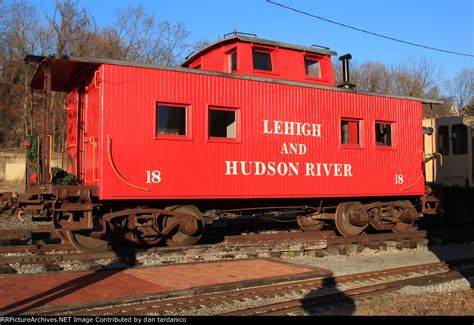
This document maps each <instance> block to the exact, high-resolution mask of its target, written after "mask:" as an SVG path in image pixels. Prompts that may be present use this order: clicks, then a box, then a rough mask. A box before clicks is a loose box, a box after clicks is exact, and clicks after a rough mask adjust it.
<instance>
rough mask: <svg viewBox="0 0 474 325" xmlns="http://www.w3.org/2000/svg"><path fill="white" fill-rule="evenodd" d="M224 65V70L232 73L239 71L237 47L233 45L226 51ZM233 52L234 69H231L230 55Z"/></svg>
mask: <svg viewBox="0 0 474 325" xmlns="http://www.w3.org/2000/svg"><path fill="white" fill-rule="evenodd" d="M225 53H226V67H225V72H227V73H234V72H236V71H239V53H238V51H237V47H233V48H231V49H230V50H228V51H226V52H225ZM234 54H235V69H233V70H232V55H234Z"/></svg>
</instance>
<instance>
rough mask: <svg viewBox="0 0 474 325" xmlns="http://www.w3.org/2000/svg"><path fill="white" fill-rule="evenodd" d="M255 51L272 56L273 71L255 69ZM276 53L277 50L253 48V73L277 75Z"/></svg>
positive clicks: (260, 47) (262, 47)
mask: <svg viewBox="0 0 474 325" xmlns="http://www.w3.org/2000/svg"><path fill="white" fill-rule="evenodd" d="M254 51H255V52H260V53H267V54H268V55H270V64H271V70H262V69H256V68H255V64H254V57H253V53H254ZM274 53H276V49H274V48H271V47H264V46H252V52H251V58H252V70H253V72H256V73H264V74H277V73H276V64H275V56H274Z"/></svg>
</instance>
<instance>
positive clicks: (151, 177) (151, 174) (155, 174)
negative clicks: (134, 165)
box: [146, 170, 161, 184]
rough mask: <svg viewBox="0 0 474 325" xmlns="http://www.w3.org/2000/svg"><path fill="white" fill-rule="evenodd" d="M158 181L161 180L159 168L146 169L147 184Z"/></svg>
mask: <svg viewBox="0 0 474 325" xmlns="http://www.w3.org/2000/svg"><path fill="white" fill-rule="evenodd" d="M159 182H161V172H160V171H159V170H147V171H146V183H147V184H158V183H159Z"/></svg>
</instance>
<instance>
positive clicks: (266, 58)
mask: <svg viewBox="0 0 474 325" xmlns="http://www.w3.org/2000/svg"><path fill="white" fill-rule="evenodd" d="M252 57H253V68H254V69H255V70H265V71H272V54H271V52H266V51H261V50H257V49H253V50H252Z"/></svg>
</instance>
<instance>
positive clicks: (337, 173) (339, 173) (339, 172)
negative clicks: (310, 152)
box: [334, 164, 342, 176]
mask: <svg viewBox="0 0 474 325" xmlns="http://www.w3.org/2000/svg"><path fill="white" fill-rule="evenodd" d="M341 169H342V165H341V164H334V176H342V170H341Z"/></svg>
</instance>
